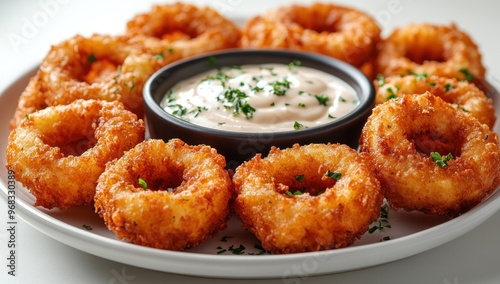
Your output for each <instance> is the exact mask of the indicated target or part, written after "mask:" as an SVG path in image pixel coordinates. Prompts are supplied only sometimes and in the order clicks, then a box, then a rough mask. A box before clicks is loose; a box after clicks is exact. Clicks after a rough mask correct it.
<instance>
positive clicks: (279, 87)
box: [269, 78, 290, 97]
mask: <svg viewBox="0 0 500 284" xmlns="http://www.w3.org/2000/svg"><path fill="white" fill-rule="evenodd" d="M269 85H271V87H272V88H273V90H272V91H273V94H275V95H276V96H280V97H281V96H284V95H285V94H286V92H287V91H288V89H290V81H288V80H287V79H286V78H285V79H283V80H282V81H274V82H272V83H270V84H269Z"/></svg>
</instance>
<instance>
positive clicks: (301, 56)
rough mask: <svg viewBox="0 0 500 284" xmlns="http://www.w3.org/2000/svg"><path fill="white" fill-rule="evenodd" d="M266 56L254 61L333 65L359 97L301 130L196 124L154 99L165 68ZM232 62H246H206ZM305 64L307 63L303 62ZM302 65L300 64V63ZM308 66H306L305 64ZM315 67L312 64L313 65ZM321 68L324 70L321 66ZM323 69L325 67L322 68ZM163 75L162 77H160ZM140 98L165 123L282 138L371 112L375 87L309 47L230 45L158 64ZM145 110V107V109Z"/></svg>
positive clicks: (219, 132) (210, 131) (214, 132)
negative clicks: (332, 116)
mask: <svg viewBox="0 0 500 284" xmlns="http://www.w3.org/2000/svg"><path fill="white" fill-rule="evenodd" d="M242 55H245V56H266V57H269V62H257V63H253V64H268V63H270V64H272V63H280V64H284V63H282V62H274V61H277V60H276V59H277V58H280V59H284V58H288V60H289V62H291V61H293V60H294V59H298V60H300V61H301V62H304V60H309V61H310V62H314V63H315V64H318V65H322V66H324V67H325V68H332V69H335V70H336V71H337V72H338V73H331V72H327V73H329V74H331V75H333V76H336V77H339V78H340V79H341V80H343V81H345V82H346V83H347V84H348V85H350V86H351V87H352V88H353V89H355V91H356V92H357V97H358V99H359V104H358V105H357V106H356V107H355V108H354V109H353V110H351V112H349V113H348V114H346V115H344V116H342V117H340V118H338V119H335V120H332V121H331V122H328V123H325V124H322V125H318V126H313V127H308V128H305V129H300V130H293V129H291V130H286V131H255V132H243V131H241V132H240V131H231V130H224V129H216V128H210V127H207V126H202V125H198V124H194V123H191V122H188V121H185V120H183V119H180V118H178V117H176V116H174V115H172V114H170V113H168V112H167V111H165V110H164V109H163V108H162V107H161V106H160V101H161V98H160V100H159V101H157V100H156V99H155V92H156V89H158V88H159V87H160V86H161V84H162V83H164V81H165V80H164V77H163V76H162V74H164V73H167V72H175V71H177V70H178V69H184V68H189V66H190V65H193V64H197V63H199V62H200V61H203V62H209V61H210V59H211V58H216V62H217V63H219V62H220V61H221V60H220V59H225V57H235V58H236V60H238V59H237V58H238V56H242ZM234 65H245V64H238V63H236V64H234V63H233V64H221V65H213V66H207V67H209V68H214V69H215V68H216V67H226V66H234ZM306 65H308V64H306ZM301 66H303V65H301ZM306 67H307V66H306ZM312 68H314V67H312ZM206 71H208V69H207V70H197V71H195V72H193V73H192V76H195V75H197V74H199V73H203V72H206ZM323 71H324V70H323ZM325 72H326V71H325ZM162 78H163V79H162ZM188 78H189V77H186V78H184V79H188ZM346 78H350V79H351V80H352V82H355V84H357V85H358V88H359V91H357V90H356V89H357V88H356V87H355V86H353V84H351V83H349V82H347V81H346ZM158 80H162V81H161V82H157V81H158ZM153 85H156V87H153ZM143 98H144V107H145V108H149V109H150V110H151V111H152V112H154V113H155V114H156V115H157V116H159V117H161V118H162V119H163V120H165V121H166V122H168V123H172V124H175V125H178V126H180V127H182V128H185V129H186V130H189V131H196V132H201V133H204V134H210V135H214V136H215V135H219V136H225V137H234V138H236V139H238V138H239V139H247V138H251V137H256V136H261V135H262V134H263V133H264V134H265V133H271V134H272V135H273V136H274V137H275V138H284V137H287V136H290V135H293V136H295V137H297V135H299V136H308V135H311V134H313V133H316V132H318V133H322V132H325V131H331V130H332V128H343V127H344V126H345V125H347V124H350V123H351V122H352V121H355V120H356V119H357V118H359V117H362V116H363V115H365V114H366V113H367V112H371V110H372V108H373V106H374V103H375V87H374V85H373V84H372V81H371V80H370V79H369V78H368V77H367V76H366V75H365V74H364V73H363V72H362V71H361V70H359V69H358V68H356V67H354V66H352V65H350V64H348V63H346V62H344V61H341V60H339V59H336V58H333V57H329V56H326V55H323V54H319V53H314V52H309V51H296V50H289V49H247V48H231V49H225V50H220V51H215V52H209V53H204V54H200V55H196V56H192V57H188V58H184V59H181V60H178V61H175V62H173V63H170V64H168V65H165V66H164V67H162V68H160V69H159V70H158V71H156V72H155V73H153V75H151V76H150V77H149V78H148V80H147V81H146V83H145V84H144V87H143ZM146 113H147V111H146Z"/></svg>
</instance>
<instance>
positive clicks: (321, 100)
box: [314, 94, 330, 106]
mask: <svg viewBox="0 0 500 284" xmlns="http://www.w3.org/2000/svg"><path fill="white" fill-rule="evenodd" d="M314 97H315V98H316V99H317V100H318V103H319V104H320V105H322V106H326V104H327V103H328V101H329V100H330V98H329V97H328V96H327V95H325V94H321V95H314Z"/></svg>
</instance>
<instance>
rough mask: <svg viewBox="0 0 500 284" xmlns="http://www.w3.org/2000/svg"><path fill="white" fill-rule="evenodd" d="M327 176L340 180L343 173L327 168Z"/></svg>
mask: <svg viewBox="0 0 500 284" xmlns="http://www.w3.org/2000/svg"><path fill="white" fill-rule="evenodd" d="M325 176H327V177H329V178H332V179H334V180H339V179H340V178H341V177H342V174H341V173H339V172H332V171H330V170H327V171H326V173H325Z"/></svg>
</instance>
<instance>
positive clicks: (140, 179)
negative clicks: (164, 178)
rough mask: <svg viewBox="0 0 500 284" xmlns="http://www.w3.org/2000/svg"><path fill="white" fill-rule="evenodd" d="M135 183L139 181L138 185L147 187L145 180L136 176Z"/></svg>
mask: <svg viewBox="0 0 500 284" xmlns="http://www.w3.org/2000/svg"><path fill="white" fill-rule="evenodd" d="M137 183H139V185H140V186H141V187H142V188H143V189H148V184H147V183H146V181H145V180H143V179H142V178H138V179H137Z"/></svg>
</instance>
